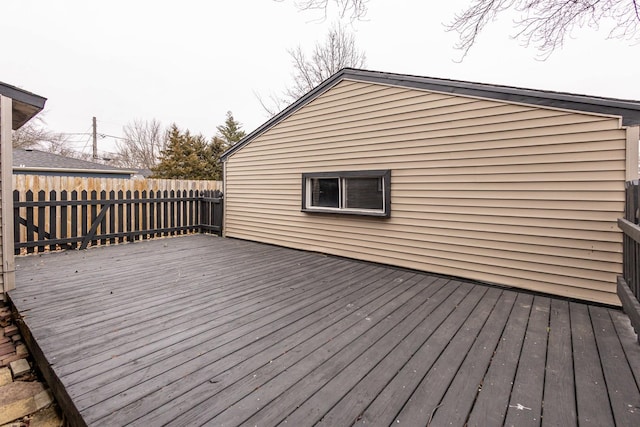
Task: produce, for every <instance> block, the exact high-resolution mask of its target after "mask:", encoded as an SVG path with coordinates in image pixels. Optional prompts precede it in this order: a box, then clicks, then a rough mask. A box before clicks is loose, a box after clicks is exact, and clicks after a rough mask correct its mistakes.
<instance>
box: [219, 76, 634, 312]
mask: <svg viewBox="0 0 640 427" xmlns="http://www.w3.org/2000/svg"><path fill="white" fill-rule="evenodd" d="M626 144H627V135H626V131H625V129H623V128H621V126H620V120H619V118H614V117H607V116H602V115H596V114H582V113H574V112H569V111H562V110H554V109H550V108H542V107H538V106H528V105H518V104H509V103H506V102H499V101H492V100H483V99H474V98H470V97H464V96H456V95H450V94H439V93H433V92H428V91H422V90H416V89H407V88H399V87H393V86H386V85H380V84H371V83H363V82H357V81H348V80H345V81H342V82H341V83H339V84H338V85H336V86H335V87H333V88H332V89H330V90H328V91H327V92H325V93H324V94H323V95H321V96H319V97H318V98H316V99H314V100H313V101H311V102H310V103H309V104H307V105H305V106H303V107H302V108H301V109H299V110H298V111H297V112H295V113H294V114H292V115H291V116H289V117H288V118H286V119H284V120H283V121H281V122H280V123H278V124H276V125H275V126H273V127H272V128H270V129H269V130H267V131H266V132H265V133H263V134H262V135H260V136H258V137H257V138H256V139H255V140H253V141H252V142H251V143H249V144H248V145H247V146H245V147H243V148H242V149H241V150H239V151H237V152H235V153H234V154H233V155H231V156H230V157H229V158H228V160H227V162H226V165H225V175H226V176H225V203H226V206H225V226H224V229H225V235H226V236H229V237H236V238H242V239H249V240H255V241H259V242H265V243H272V244H277V245H283V246H288V247H293V248H298V249H304V250H313V251H320V252H324V253H329V254H333V255H339V256H345V257H350V258H356V259H361V260H366V261H373V262H380V263H384V264H391V265H396V266H401V267H407V268H412V269H418V270H424V271H430V272H434V273H440V274H447V275H453V276H460V277H464V278H468V279H474V280H479V281H484V282H490V283H497V284H501V285H507V286H515V287H519V288H524V289H531V290H535V291H541V292H548V293H552V294H557V295H562V296H569V297H575V298H581V299H585V300H590V301H598V302H603V303H608V304H619V300H618V298H617V296H616V294H615V283H616V276H617V275H618V274H620V273H621V272H622V235H621V232H620V231H619V230H618V227H617V224H616V220H617V218H618V217H620V216H622V215H623V212H624V200H625V197H624V182H625V173H626V163H625V162H626ZM372 169H376V170H380V169H390V170H391V217H390V218H387V219H385V218H368V217H360V216H347V215H329V214H309V213H302V212H301V211H300V210H301V175H302V173H303V172H329V171H351V170H372Z"/></svg>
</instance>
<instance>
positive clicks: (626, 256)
mask: <svg viewBox="0 0 640 427" xmlns="http://www.w3.org/2000/svg"><path fill="white" fill-rule="evenodd" d="M639 201H640V186H639V185H638V181H629V182H627V183H626V205H625V217H624V218H618V226H619V227H620V229H621V230H622V232H623V233H624V240H623V265H624V272H623V276H622V277H618V288H617V291H618V297H620V301H621V302H622V308H623V309H624V311H625V313H627V315H628V316H629V319H630V320H631V324H632V325H633V328H634V329H635V330H636V333H638V332H640V225H639V224H640V205H639ZM638 341H639V342H640V335H639V336H638Z"/></svg>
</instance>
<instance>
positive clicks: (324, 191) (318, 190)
mask: <svg viewBox="0 0 640 427" xmlns="http://www.w3.org/2000/svg"><path fill="white" fill-rule="evenodd" d="M338 181H339V180H338V178H311V206H318V207H323V208H339V207H340V189H339V188H340V186H339V183H338Z"/></svg>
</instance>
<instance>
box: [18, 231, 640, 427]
mask: <svg viewBox="0 0 640 427" xmlns="http://www.w3.org/2000/svg"><path fill="white" fill-rule="evenodd" d="M17 265H18V271H17V280H18V288H17V289H16V290H14V291H11V293H10V298H11V300H12V302H13V303H14V305H15V307H16V309H17V310H18V312H19V313H20V314H21V315H22V316H23V318H24V324H23V328H28V329H26V330H25V332H26V334H27V337H28V341H29V342H30V345H32V346H35V347H36V350H37V351H36V352H35V353H36V354H37V355H38V357H37V359H38V361H39V362H40V363H44V364H45V365H46V366H44V368H43V369H44V370H45V371H46V374H45V376H46V377H48V378H49V379H51V380H52V381H53V382H54V383H55V387H54V391H55V392H56V394H62V395H61V396H60V397H59V401H60V402H61V405H62V406H63V408H65V409H66V411H68V412H69V413H70V415H69V420H70V421H71V422H72V423H73V424H78V425H82V424H88V425H108V426H117V425H139V426H148V425H175V426H182V425H205V424H206V425H225V426H228V425H244V424H246V425H261V426H264V425H267V426H269V425H279V424H282V425H296V426H305V425H323V426H336V425H340V426H342V425H426V424H427V423H429V422H430V421H431V425H434V426H437V425H464V424H465V423H466V424H467V425H469V426H473V425H475V426H486V425H503V424H505V425H541V424H544V425H571V424H573V425H640V422H639V420H638V416H640V390H639V388H638V383H639V379H640V346H639V345H638V343H637V337H636V335H635V333H634V332H633V329H632V328H631V326H630V324H629V322H628V318H626V316H625V315H624V314H622V313H621V312H619V311H617V310H615V309H611V308H606V307H601V306H594V305H588V304H582V303H578V302H569V301H567V300H564V299H556V298H550V297H544V296H537V295H532V294H528V293H523V292H517V291H514V290H507V289H501V288H496V287H489V286H484V285H480V284H474V283H469V282H465V281H460V280H459V279H454V278H447V277H441V276H435V275H429V274H427V273H419V272H415V271H407V270H403V269H397V268H392V267H386V266H381V265H375V264H370V263H362V262H357V261H352V260H347V259H343V258H336V257H328V256H324V255H322V254H316V253H309V252H303V251H296V250H290V249H286V248H281V247H276V246H270V245H262V244H257V243H252V242H247V241H241V240H235V239H222V238H218V237H213V236H204V235H199V236H186V237H176V238H167V239H158V240H148V241H144V242H138V243H134V244H124V245H115V246H111V247H104V248H96V249H89V250H86V251H68V252H65V253H59V254H44V255H32V256H27V257H21V258H18V260H17ZM518 404H520V406H518ZM523 408H527V409H523ZM529 408H530V409H529Z"/></svg>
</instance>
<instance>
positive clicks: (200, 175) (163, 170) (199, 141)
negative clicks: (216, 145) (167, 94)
mask: <svg viewBox="0 0 640 427" xmlns="http://www.w3.org/2000/svg"><path fill="white" fill-rule="evenodd" d="M218 168H219V167H218V166H217V163H216V159H214V156H213V155H212V151H211V147H210V145H209V144H207V141H206V139H205V138H204V137H203V136H202V135H191V134H190V133H189V131H188V130H187V131H185V132H181V131H180V129H179V128H178V126H177V125H176V124H175V123H174V124H173V125H172V126H171V128H170V129H169V135H168V141H167V146H166V148H165V149H164V150H162V152H161V155H160V162H159V163H158V165H157V166H156V167H155V168H153V169H152V170H153V178H164V179H219V175H220V174H219V171H218Z"/></svg>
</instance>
